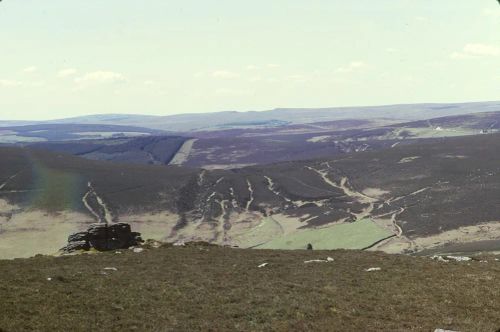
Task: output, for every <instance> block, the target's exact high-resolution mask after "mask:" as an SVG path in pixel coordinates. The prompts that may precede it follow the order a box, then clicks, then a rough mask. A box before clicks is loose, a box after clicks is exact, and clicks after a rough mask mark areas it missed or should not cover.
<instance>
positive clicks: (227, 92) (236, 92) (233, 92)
mask: <svg viewBox="0 0 500 332" xmlns="http://www.w3.org/2000/svg"><path fill="white" fill-rule="evenodd" d="M215 94H217V95H220V96H250V95H252V94H254V91H252V90H245V89H228V88H221V89H217V90H216V91H215Z"/></svg>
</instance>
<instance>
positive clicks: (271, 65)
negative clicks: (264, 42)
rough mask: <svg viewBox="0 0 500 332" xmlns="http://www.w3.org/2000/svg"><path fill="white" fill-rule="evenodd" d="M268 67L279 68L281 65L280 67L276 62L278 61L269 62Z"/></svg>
mask: <svg viewBox="0 0 500 332" xmlns="http://www.w3.org/2000/svg"><path fill="white" fill-rule="evenodd" d="M267 67H268V68H279V67H280V65H278V64H276V63H268V64H267Z"/></svg>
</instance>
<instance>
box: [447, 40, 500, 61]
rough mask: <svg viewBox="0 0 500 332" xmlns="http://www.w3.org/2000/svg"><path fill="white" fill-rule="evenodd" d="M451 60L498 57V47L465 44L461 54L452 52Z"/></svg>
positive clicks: (499, 53)
mask: <svg viewBox="0 0 500 332" xmlns="http://www.w3.org/2000/svg"><path fill="white" fill-rule="evenodd" d="M450 56H451V58H453V59H470V58H478V57H487V56H500V47H499V46H496V45H490V44H479V43H476V44H467V45H465V46H464V48H463V49H462V51H461V52H453V53H452V54H451V55H450Z"/></svg>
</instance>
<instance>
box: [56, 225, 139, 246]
mask: <svg viewBox="0 0 500 332" xmlns="http://www.w3.org/2000/svg"><path fill="white" fill-rule="evenodd" d="M142 242H143V240H142V238H141V234H140V233H137V232H132V230H131V228H130V225H129V224H126V223H116V224H111V225H107V224H103V223H101V224H92V225H90V227H89V229H88V230H87V231H85V232H78V233H74V234H71V235H70V236H69V237H68V244H67V245H66V246H65V247H64V248H62V249H61V251H63V252H66V253H69V252H74V251H78V250H84V251H88V250H90V249H92V248H93V249H95V250H98V251H107V250H116V249H126V248H129V247H132V246H135V245H138V244H140V243H142Z"/></svg>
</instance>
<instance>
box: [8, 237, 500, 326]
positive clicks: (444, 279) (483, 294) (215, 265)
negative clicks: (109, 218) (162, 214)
mask: <svg viewBox="0 0 500 332" xmlns="http://www.w3.org/2000/svg"><path fill="white" fill-rule="evenodd" d="M327 256H331V257H333V258H334V259H335V261H334V262H332V263H311V264H304V262H303V261H304V260H306V259H315V258H326V257H327ZM263 262H268V263H269V265H268V266H266V267H264V268H257V266H258V265H259V264H261V263H263ZM105 267H116V268H117V269H118V271H106V270H104V268H105ZM369 267H381V268H382V270H381V271H377V272H365V271H364V270H365V269H366V268H369ZM103 273H106V274H103ZM49 277H50V278H52V280H51V281H48V280H47V278H49ZM499 281H500V262H497V261H495V260H493V259H492V258H490V259H489V260H488V263H481V262H477V261H473V262H462V263H439V262H435V261H431V260H430V259H429V258H426V257H408V256H401V255H386V254H382V253H373V252H359V251H334V252H320V251H265V250H239V249H229V248H220V247H214V246H201V245H197V246H191V247H185V248H172V247H170V248H166V247H165V248H160V249H151V250H145V251H144V252H142V253H133V252H131V251H128V250H127V251H123V253H122V254H116V253H106V254H99V255H81V256H71V257H60V258H53V257H35V258H32V259H17V260H13V261H0V331H16V332H17V331H407V330H415V331H433V330H434V329H435V328H438V327H440V328H448V329H453V330H460V331H495V330H496V329H497V328H498V327H500V315H499V314H498V313H499V312H500V288H499V287H498V284H499Z"/></svg>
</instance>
